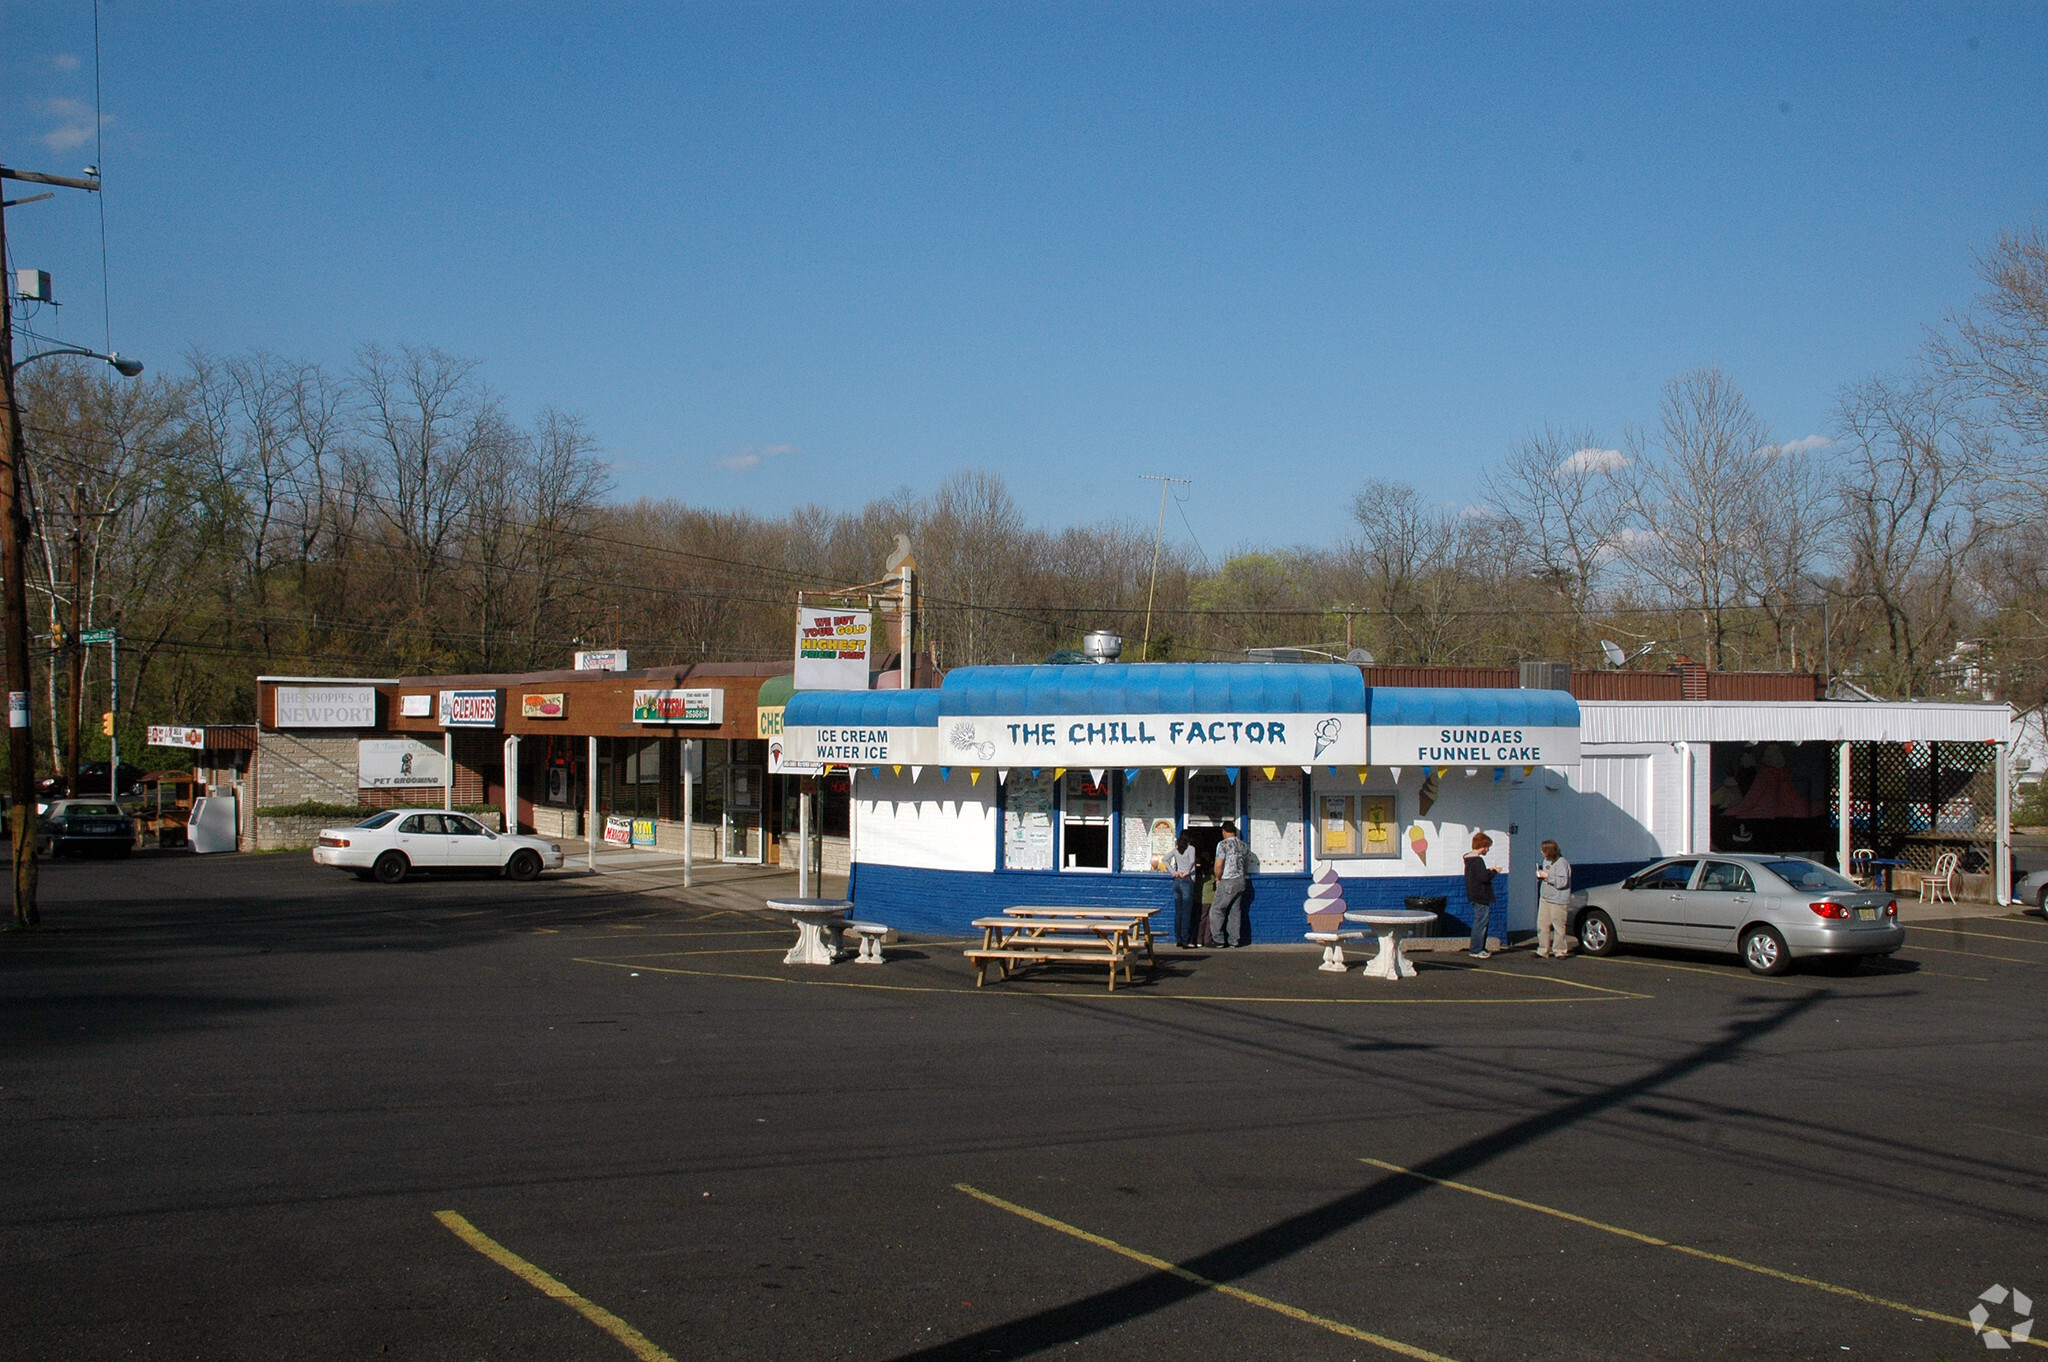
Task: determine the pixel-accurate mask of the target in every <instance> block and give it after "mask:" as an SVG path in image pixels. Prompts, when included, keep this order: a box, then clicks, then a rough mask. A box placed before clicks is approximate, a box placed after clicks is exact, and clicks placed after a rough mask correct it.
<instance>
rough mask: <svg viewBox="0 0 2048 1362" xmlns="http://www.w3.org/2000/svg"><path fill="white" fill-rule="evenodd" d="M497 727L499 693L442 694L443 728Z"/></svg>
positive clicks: (445, 691)
mask: <svg viewBox="0 0 2048 1362" xmlns="http://www.w3.org/2000/svg"><path fill="white" fill-rule="evenodd" d="M497 726H498V692H497V691H494V690H444V691H442V692H441V727H443V728H496V727H497Z"/></svg>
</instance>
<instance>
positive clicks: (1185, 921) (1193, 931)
mask: <svg viewBox="0 0 2048 1362" xmlns="http://www.w3.org/2000/svg"><path fill="white" fill-rule="evenodd" d="M1197 859H1198V858H1197V857H1196V855H1195V844H1194V843H1193V842H1190V841H1189V840H1188V835H1187V834H1186V833H1182V834H1181V835H1180V836H1179V837H1176V838H1175V839H1174V842H1173V854H1172V855H1171V856H1169V857H1167V858H1166V867H1167V869H1169V870H1171V871H1172V872H1173V943H1174V944H1175V945H1176V946H1179V947H1180V948H1181V949H1182V950H1193V949H1194V948H1195V946H1196V944H1197V943H1196V940H1195V938H1196V937H1197V936H1198V935H1199V934H1200V931H1201V929H1200V928H1199V927H1198V926H1197V925H1196V922H1195V863H1196V861H1197Z"/></svg>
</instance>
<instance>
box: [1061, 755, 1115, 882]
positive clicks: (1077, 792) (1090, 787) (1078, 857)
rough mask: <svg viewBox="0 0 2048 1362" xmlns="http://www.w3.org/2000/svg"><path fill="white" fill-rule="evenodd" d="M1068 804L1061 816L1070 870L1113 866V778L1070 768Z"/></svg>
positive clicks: (1063, 849) (1067, 778) (1066, 781)
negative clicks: (1110, 832) (1111, 803)
mask: <svg viewBox="0 0 2048 1362" xmlns="http://www.w3.org/2000/svg"><path fill="white" fill-rule="evenodd" d="M1064 783H1065V785H1066V806H1065V807H1064V808H1063V809H1062V810H1061V817H1060V848H1061V850H1062V851H1063V852H1064V853H1065V855H1066V861H1065V868H1066V869H1068V870H1107V869H1109V826H1110V808H1109V782H1108V780H1107V779H1104V780H1093V779H1090V778H1089V777H1088V776H1086V775H1084V774H1082V773H1081V772H1078V771H1069V772H1067V774H1066V776H1065V778H1064Z"/></svg>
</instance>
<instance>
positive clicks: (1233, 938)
mask: <svg viewBox="0 0 2048 1362" xmlns="http://www.w3.org/2000/svg"><path fill="white" fill-rule="evenodd" d="M1246 888H1248V886H1247V885H1246V883H1245V882H1244V881H1243V880H1218V881H1216V897H1215V898H1214V899H1212V900H1210V903H1209V940H1210V941H1211V942H1213V943H1214V944H1216V945H1218V946H1222V945H1226V944H1227V945H1232V946H1242V945H1243V944H1244V894H1245V890H1246ZM1232 927H1234V928H1236V930H1235V931H1234V932H1229V934H1228V936H1227V937H1226V931H1227V930H1228V929H1229V928H1232Z"/></svg>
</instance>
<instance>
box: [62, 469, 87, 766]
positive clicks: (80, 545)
mask: <svg viewBox="0 0 2048 1362" xmlns="http://www.w3.org/2000/svg"><path fill="white" fill-rule="evenodd" d="M84 558H85V488H83V487H78V486H74V487H72V489H71V625H70V627H69V628H68V629H66V630H65V631H64V632H65V639H64V652H65V660H66V662H67V663H68V670H69V672H70V676H71V696H70V700H69V703H67V704H66V705H65V706H64V793H65V795H66V797H68V798H76V797H77V795H78V763H79V756H78V749H79V747H80V745H81V744H82V743H83V741H84V736H85V645H84V644H83V643H81V642H80V641H79V638H78V636H79V635H80V634H82V633H84V632H85V592H84V591H83V590H82V589H81V588H82V586H83V584H84V581H85V570H84V567H83V560H84Z"/></svg>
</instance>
